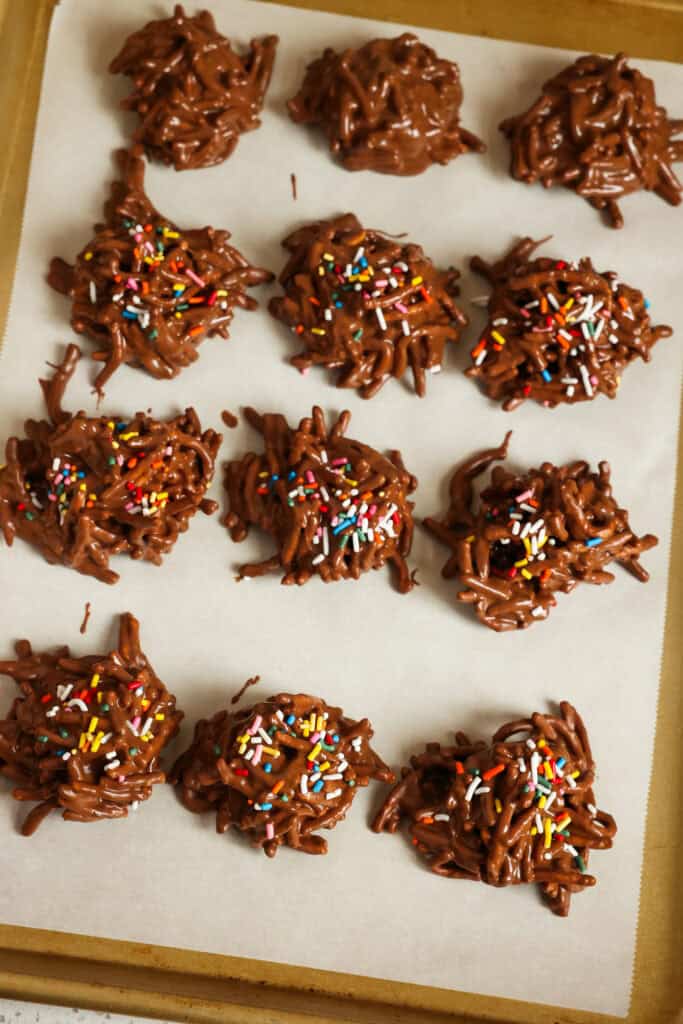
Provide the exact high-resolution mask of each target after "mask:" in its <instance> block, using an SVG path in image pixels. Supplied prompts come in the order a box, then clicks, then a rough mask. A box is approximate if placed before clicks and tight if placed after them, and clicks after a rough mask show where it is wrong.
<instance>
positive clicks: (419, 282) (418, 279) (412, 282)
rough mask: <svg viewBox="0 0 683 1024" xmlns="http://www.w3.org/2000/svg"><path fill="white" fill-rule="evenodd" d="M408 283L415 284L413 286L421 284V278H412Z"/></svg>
mask: <svg viewBox="0 0 683 1024" xmlns="http://www.w3.org/2000/svg"><path fill="white" fill-rule="evenodd" d="M410 283H411V284H415V285H417V284H422V278H421V277H414V278H413V279H412V281H411V282H410Z"/></svg>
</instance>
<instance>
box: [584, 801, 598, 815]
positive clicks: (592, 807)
mask: <svg viewBox="0 0 683 1024" xmlns="http://www.w3.org/2000/svg"><path fill="white" fill-rule="evenodd" d="M586 807H587V808H588V810H589V811H590V814H591V817H593V818H594V817H595V815H596V814H597V813H598V809H597V807H596V806H595V804H586Z"/></svg>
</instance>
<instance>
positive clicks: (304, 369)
mask: <svg viewBox="0 0 683 1024" xmlns="http://www.w3.org/2000/svg"><path fill="white" fill-rule="evenodd" d="M309 370H310V366H302V367H301V369H300V370H299V373H300V374H301V376H302V377H305V376H306V374H307V373H308V371H309Z"/></svg>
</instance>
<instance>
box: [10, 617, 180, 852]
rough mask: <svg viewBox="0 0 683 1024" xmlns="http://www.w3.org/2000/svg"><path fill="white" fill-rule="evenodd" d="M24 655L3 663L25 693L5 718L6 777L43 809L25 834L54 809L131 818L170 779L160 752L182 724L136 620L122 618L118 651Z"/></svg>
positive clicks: (87, 817) (22, 651)
mask: <svg viewBox="0 0 683 1024" xmlns="http://www.w3.org/2000/svg"><path fill="white" fill-rule="evenodd" d="M16 652H17V659H16V661H0V675H7V676H11V677H12V678H13V679H14V680H15V682H16V683H17V685H18V686H19V688H20V689H21V696H18V697H16V698H15V700H14V701H13V703H12V706H11V708H10V711H9V714H8V715H7V717H6V718H5V720H4V721H0V775H4V776H5V777H6V778H8V779H10V780H11V781H12V782H13V783H14V784H15V786H16V788H15V790H14V793H13V796H14V798H15V800H26V801H32V802H37V806H36V807H34V808H33V810H32V811H31V812H30V813H29V815H28V817H27V818H26V820H25V822H24V824H23V827H22V832H23V834H24V835H26V836H30V835H32V834H33V833H34V832H35V831H36V829H37V828H38V827H39V825H40V824H41V822H42V821H43V820H44V819H45V818H46V817H47V816H48V815H49V814H50V813H51V812H52V811H54V810H61V812H62V817H63V818H64V819H65V820H66V821H83V822H89V821H101V820H102V819H103V818H125V817H126V815H127V814H128V808H129V807H132V808H133V809H134V808H135V807H136V806H137V804H138V803H139V802H140V801H141V800H148V799H149V797H150V796H151V795H152V789H153V787H154V786H155V785H157V784H158V783H160V782H164V781H165V776H164V773H163V772H162V771H160V770H159V767H158V764H159V755H160V754H161V753H162V751H163V749H164V747H165V746H166V744H167V743H168V742H169V741H170V740H171V739H172V738H173V737H174V736H175V734H176V733H177V731H178V726H179V725H180V721H181V719H182V717H183V716H182V713H181V712H180V711H177V710H176V706H175V697H174V696H173V695H172V694H170V693H169V692H168V690H167V689H166V687H165V686H164V684H163V683H162V682H161V680H160V679H158V677H157V676H156V674H155V672H154V670H153V669H152V667H151V665H150V664H149V662H148V661H147V658H146V657H145V655H144V654H143V653H142V650H141V649H140V638H139V624H138V622H137V620H136V619H134V618H133V616H132V615H129V614H126V615H122V616H121V621H120V627H119V643H118V649H117V650H115V651H112V652H111V653H110V654H92V655H88V656H86V657H83V658H74V657H72V656H71V654H70V652H69V648H68V647H59V648H58V649H57V650H56V651H54V653H48V652H45V653H42V654H36V653H34V652H33V650H32V648H31V644H30V643H29V642H28V640H20V641H19V642H18V643H17V644H16Z"/></svg>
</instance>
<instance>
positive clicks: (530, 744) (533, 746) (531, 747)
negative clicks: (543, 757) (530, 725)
mask: <svg viewBox="0 0 683 1024" xmlns="http://www.w3.org/2000/svg"><path fill="white" fill-rule="evenodd" d="M526 745H527V747H528V748H529V750H535V749H536V744H535V743H534V741H533V740H531V739H529V740H527V741H526Z"/></svg>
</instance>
